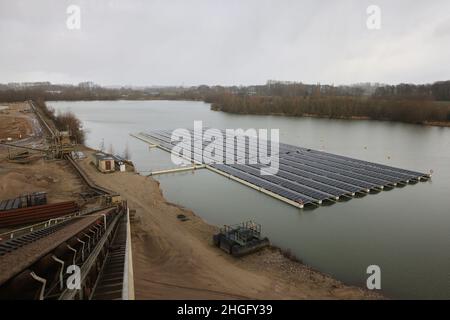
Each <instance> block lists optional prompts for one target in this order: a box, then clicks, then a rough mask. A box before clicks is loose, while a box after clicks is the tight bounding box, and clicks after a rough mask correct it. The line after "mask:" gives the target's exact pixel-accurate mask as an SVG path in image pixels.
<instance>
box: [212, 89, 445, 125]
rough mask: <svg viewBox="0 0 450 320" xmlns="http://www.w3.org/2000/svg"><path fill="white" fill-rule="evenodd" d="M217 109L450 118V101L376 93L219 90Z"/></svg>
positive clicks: (391, 118)
mask: <svg viewBox="0 0 450 320" xmlns="http://www.w3.org/2000/svg"><path fill="white" fill-rule="evenodd" d="M207 102H210V103H212V106H211V108H212V109H213V110H220V111H224V112H231V113H239V114H265V115H268V114H279V115H287V116H317V117H326V118H338V119H339V118H345V119H351V118H366V119H373V120H388V121H399V122H408V123H426V122H447V121H450V106H449V105H450V104H439V103H435V102H434V101H431V100H424V99H415V100H412V99H409V100H407V99H381V98H373V97H339V96H332V97H306V98H305V97H269V96H265V97H263V96H238V95H232V94H217V95H211V96H209V97H208V98H207Z"/></svg>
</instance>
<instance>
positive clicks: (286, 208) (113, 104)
mask: <svg viewBox="0 0 450 320" xmlns="http://www.w3.org/2000/svg"><path fill="white" fill-rule="evenodd" d="M49 104H50V105H51V106H53V107H54V108H55V109H56V110H70V111H72V112H74V113H75V114H76V115H77V116H78V117H79V118H80V119H81V120H82V121H83V124H84V127H85V128H86V129H88V135H87V143H86V144H87V145H88V146H90V147H93V148H100V146H101V144H102V143H103V145H104V147H105V150H106V151H108V150H109V149H110V148H111V146H112V149H113V150H114V151H115V152H116V153H117V154H121V153H122V152H123V151H124V150H125V147H126V145H128V147H129V150H130V151H131V159H132V160H133V162H134V163H135V165H136V167H137V169H138V170H139V171H140V172H142V173H145V172H148V171H152V170H156V169H162V168H170V167H173V166H174V165H173V164H172V163H171V162H170V155H169V154H168V153H166V152H164V151H161V150H159V149H149V148H148V146H147V145H146V144H145V143H143V142H141V141H139V140H137V139H135V138H132V137H130V136H129V134H130V133H137V132H140V131H146V130H152V129H172V128H192V127H193V122H194V120H202V121H203V124H204V126H209V127H214V128H221V129H224V128H244V129H245V128H267V129H271V128H276V129H280V140H281V142H285V143H289V144H293V145H298V146H303V147H308V148H312V149H319V150H325V151H327V152H331V153H336V154H342V155H346V156H350V157H355V158H358V159H363V160H368V161H373V162H379V163H384V164H388V165H392V166H397V167H400V168H404V169H411V170H414V171H420V172H429V171H430V170H433V172H434V173H433V177H432V180H431V181H428V182H423V183H418V184H416V185H408V186H406V187H404V188H395V189H393V190H391V191H384V192H381V193H378V194H375V195H367V196H365V197H363V198H355V199H352V200H350V201H348V202H340V203H337V204H334V205H332V206H323V207H319V208H317V209H315V210H300V209H296V208H294V207H292V206H290V205H287V204H285V203H283V202H281V201H278V200H275V199H272V198H270V197H268V196H266V195H264V194H262V193H259V192H257V191H255V190H252V189H250V188H248V187H245V186H243V185H241V184H239V183H236V182H233V181H231V180H228V179H226V178H224V177H222V176H220V175H218V174H215V173H212V172H210V171H207V170H198V171H195V173H194V172H184V173H176V174H169V175H162V176H157V177H156V178H157V179H158V180H159V181H160V182H161V187H162V189H163V192H164V195H165V197H166V198H167V199H168V200H169V201H171V202H174V203H177V204H180V205H182V206H184V207H187V208H190V209H192V210H193V211H194V212H196V213H197V214H198V215H199V216H201V217H202V218H203V219H204V220H206V221H207V222H208V223H211V224H215V225H223V224H234V223H239V222H241V221H244V220H247V219H253V220H255V221H257V222H259V223H261V224H262V227H263V233H264V234H265V235H267V236H268V237H269V238H270V240H271V242H272V243H273V244H275V245H277V246H279V247H282V248H285V249H290V250H291V251H292V252H293V253H294V254H295V255H296V256H297V257H298V258H300V259H301V260H302V261H303V262H304V263H306V264H308V265H310V266H312V267H314V268H315V269H318V270H320V271H322V272H325V273H328V274H330V275H332V276H333V277H335V278H337V279H339V280H341V281H343V282H345V283H347V284H352V285H358V286H365V284H366V279H367V277H368V276H369V275H368V274H367V273H366V270H367V267H368V266H369V265H378V266H380V268H381V287H382V293H384V294H385V295H387V296H388V297H391V298H414V299H416V298H417V299H432V298H435V299H450V209H449V198H450V128H439V127H425V126H418V125H409V124H400V123H389V122H378V121H348V120H329V119H313V118H290V117H279V116H256V115H232V114H226V113H222V112H215V111H211V110H210V108H209V104H206V103H202V102H186V101H94V102H51V103H49Z"/></svg>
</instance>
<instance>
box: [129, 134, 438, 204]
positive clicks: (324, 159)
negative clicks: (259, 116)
mask: <svg viewBox="0 0 450 320" xmlns="http://www.w3.org/2000/svg"><path fill="white" fill-rule="evenodd" d="M204 130H206V129H204ZM214 130H218V129H214ZM203 133H205V131H203ZM217 133H218V134H221V135H222V137H224V139H216V140H214V139H213V138H212V139H205V136H204V135H202V136H201V137H197V136H195V135H194V132H193V131H192V130H190V131H186V132H185V133H184V134H182V135H181V138H182V139H181V140H178V141H172V139H171V138H172V131H171V130H153V131H151V132H148V133H139V135H138V136H137V137H138V138H140V139H142V140H144V141H147V142H152V143H154V144H156V145H157V146H158V147H160V148H162V149H164V150H166V151H169V152H170V151H172V149H173V148H174V146H176V145H177V146H182V147H184V148H189V150H190V152H189V153H188V154H187V156H186V153H184V156H185V157H186V158H187V160H189V161H192V162H197V163H202V164H207V168H209V169H211V170H213V171H216V172H218V173H220V174H222V175H225V176H227V177H229V178H232V179H234V180H237V181H239V182H242V183H244V184H246V185H248V186H250V187H252V188H254V189H257V190H259V191H262V192H264V193H267V194H269V195H271V196H273V197H275V198H278V199H280V200H283V201H285V202H288V203H290V204H292V205H294V206H297V207H300V208H303V207H304V206H308V205H319V204H322V203H324V202H335V201H337V200H339V199H348V198H351V197H353V196H356V195H364V194H366V193H369V192H379V191H381V190H383V189H392V188H394V187H396V186H404V185H406V184H408V183H416V182H418V181H425V180H428V179H429V178H430V175H429V174H425V173H420V172H415V171H410V170H405V169H399V168H394V167H391V166H387V165H382V164H377V163H372V162H368V161H363V160H357V159H353V158H349V157H345V156H340V155H335V154H331V153H327V152H323V151H317V150H312V149H306V148H302V147H296V146H292V145H288V144H283V143H280V144H279V148H278V151H276V150H274V152H273V154H272V150H271V149H272V148H271V143H270V141H264V140H259V139H258V138H257V137H255V138H254V139H256V143H254V142H255V140H253V141H252V143H251V139H250V138H249V137H245V136H234V135H233V136H230V135H229V134H227V133H226V132H225V131H221V130H218V131H217ZM227 139H228V141H233V142H234V144H233V148H232V149H231V148H227V145H226V142H227ZM220 144H222V146H221V147H220ZM208 146H209V150H211V149H212V148H211V147H212V146H213V147H215V148H214V150H215V152H213V153H212V155H211V153H206V152H204V150H206V148H207V147H208ZM228 146H229V144H228ZM219 153H221V154H219ZM260 153H262V154H265V155H267V157H269V158H270V156H278V161H279V166H278V171H277V173H276V174H273V175H263V174H261V169H263V168H267V166H268V164H262V163H260V161H258V160H259V155H260ZM218 158H220V159H222V161H217V159H218ZM226 159H228V160H226ZM230 159H231V160H234V161H229V160H230Z"/></svg>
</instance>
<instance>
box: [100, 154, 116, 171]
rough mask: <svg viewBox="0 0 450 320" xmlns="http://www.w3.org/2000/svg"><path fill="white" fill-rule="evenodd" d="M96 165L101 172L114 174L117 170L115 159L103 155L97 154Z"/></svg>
mask: <svg viewBox="0 0 450 320" xmlns="http://www.w3.org/2000/svg"><path fill="white" fill-rule="evenodd" d="M95 165H96V166H97V169H98V170H99V171H100V172H104V173H106V172H114V171H115V170H116V167H115V163H114V158H113V157H111V156H109V155H105V154H103V153H96V154H95Z"/></svg>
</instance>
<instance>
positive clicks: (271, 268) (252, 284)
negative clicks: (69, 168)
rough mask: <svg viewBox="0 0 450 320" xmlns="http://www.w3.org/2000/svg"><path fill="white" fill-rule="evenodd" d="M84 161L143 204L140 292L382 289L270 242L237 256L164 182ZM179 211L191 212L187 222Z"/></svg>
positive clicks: (293, 294) (137, 266)
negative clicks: (345, 278) (172, 198)
mask: <svg viewBox="0 0 450 320" xmlns="http://www.w3.org/2000/svg"><path fill="white" fill-rule="evenodd" d="M90 161H92V158H91V157H89V158H88V159H85V160H83V161H82V166H83V168H84V169H85V170H86V171H87V172H88V174H89V176H90V177H91V178H92V179H93V180H94V181H95V183H97V184H99V185H102V186H104V187H106V188H108V189H111V190H115V191H117V192H119V193H120V194H121V195H122V196H123V198H125V199H126V200H127V201H128V204H129V206H130V208H131V209H135V210H136V216H135V219H134V221H133V223H132V242H133V259H134V261H133V263H134V276H135V289H136V298H138V299H234V298H252V299H359V298H362V299H371V298H380V296H378V295H376V294H374V293H372V292H368V291H366V290H362V289H360V288H355V287H349V286H345V285H343V284H342V283H340V282H338V281H336V280H334V279H332V278H331V277H329V276H326V275H324V274H321V273H319V272H316V271H313V270H311V269H310V268H308V267H306V266H304V265H302V264H300V263H296V262H293V261H291V260H289V259H287V258H285V257H283V256H282V255H281V253H280V252H279V251H277V250H272V249H266V250H263V251H261V252H259V253H256V254H253V255H250V256H247V257H244V258H240V259H236V258H234V257H231V256H229V255H227V254H225V253H224V252H222V251H221V250H219V249H217V248H216V247H214V246H213V244H212V239H211V236H212V234H213V233H214V232H215V231H216V230H217V229H216V227H214V226H211V225H208V224H206V223H205V222H204V221H203V220H202V219H201V218H199V217H197V216H196V215H195V214H194V213H193V212H192V211H189V210H187V209H183V208H180V207H178V206H176V205H173V204H170V203H168V202H167V201H166V200H165V199H164V197H163V196H162V193H161V190H160V188H159V184H158V182H157V181H155V180H153V179H151V178H146V177H143V176H140V175H137V174H134V173H129V172H127V173H113V174H101V173H99V172H98V171H97V170H96V169H95V168H94V167H93V166H92V165H91V164H89V162H90ZM178 214H184V215H186V216H187V217H189V220H188V221H185V222H181V221H179V220H178V219H177V215H178Z"/></svg>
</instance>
